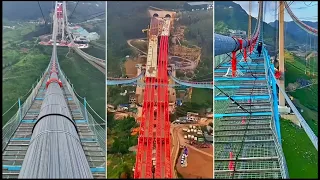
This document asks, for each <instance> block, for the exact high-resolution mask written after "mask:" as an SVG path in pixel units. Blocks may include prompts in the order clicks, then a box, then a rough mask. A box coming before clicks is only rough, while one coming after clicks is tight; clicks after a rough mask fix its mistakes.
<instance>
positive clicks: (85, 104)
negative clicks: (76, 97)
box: [83, 97, 89, 124]
mask: <svg viewBox="0 0 320 180" xmlns="http://www.w3.org/2000/svg"><path fill="white" fill-rule="evenodd" d="M83 105H84V114H85V118H86V120H87V121H88V124H89V119H88V112H87V100H86V97H84V98H83Z"/></svg>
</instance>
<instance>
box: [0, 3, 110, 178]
mask: <svg viewBox="0 0 320 180" xmlns="http://www.w3.org/2000/svg"><path fill="white" fill-rule="evenodd" d="M61 6H62V9H63V11H62V12H63V13H61V11H60V10H61ZM64 10H65V2H62V3H58V2H56V4H55V13H54V16H53V19H54V21H53V22H54V23H53V34H54V36H53V50H52V56H51V60H50V63H49V65H48V67H47V69H46V70H45V71H44V73H43V74H42V76H41V79H40V80H39V81H38V83H37V85H36V86H35V87H34V89H33V90H32V92H31V94H30V95H29V97H28V98H27V100H26V101H25V102H24V103H23V104H22V105H21V107H20V108H19V110H18V111H17V113H16V114H15V115H14V116H13V117H12V118H11V119H10V120H9V121H8V122H7V123H6V125H5V126H4V127H3V128H2V162H3V163H2V177H3V178H10V179H11V178H12V179H13V178H14V179H16V178H89V179H90V178H105V172H106V170H105V166H106V162H105V152H106V147H105V144H106V139H105V138H106V134H105V131H106V130H105V127H104V126H105V124H102V125H101V123H100V124H99V123H97V121H96V120H95V119H94V118H93V117H92V115H91V114H90V112H89V111H88V109H87V107H90V105H89V104H88V103H87V102H86V99H85V98H82V97H81V96H79V95H78V94H77V93H76V92H75V90H74V88H73V86H72V84H71V83H70V81H69V80H68V79H67V77H66V76H65V74H64V73H63V71H62V70H61V68H60V65H59V61H58V57H57V43H56V35H57V34H59V32H60V31H59V30H58V27H59V23H60V22H61V16H63V15H65V12H66V11H64ZM62 22H63V21H62ZM60 25H61V24H60ZM62 37H63V36H62ZM78 97H79V98H82V99H83V100H84V102H83V104H82V103H81V101H79V100H78ZM90 108H91V107H90ZM91 110H92V111H93V112H94V110H93V109H91ZM101 121H103V122H105V120H104V119H102V118H101Z"/></svg>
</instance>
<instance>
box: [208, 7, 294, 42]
mask: <svg viewBox="0 0 320 180" xmlns="http://www.w3.org/2000/svg"><path fill="white" fill-rule="evenodd" d="M214 6H215V7H214V9H215V11H214V13H215V16H214V18H215V19H214V20H215V32H218V33H220V32H221V33H224V32H225V30H226V29H225V28H226V27H227V28H228V29H233V30H236V29H238V30H243V31H248V19H249V18H248V14H247V13H246V11H245V10H243V9H242V7H241V6H240V5H239V4H236V3H234V2H232V1H216V2H215V5H214ZM257 8H258V7H257ZM221 22H224V24H225V25H224V24H222V23H221ZM251 23H252V25H251V32H254V28H255V25H256V23H257V19H256V18H255V17H252V18H251ZM263 33H264V34H263V37H264V42H265V43H266V44H269V45H273V43H274V42H275V41H274V40H275V33H276V31H275V28H273V27H272V26H270V25H269V24H267V23H265V22H264V23H263ZM285 43H286V44H297V42H296V41H295V40H294V37H293V36H292V35H290V34H288V35H286V41H285Z"/></svg>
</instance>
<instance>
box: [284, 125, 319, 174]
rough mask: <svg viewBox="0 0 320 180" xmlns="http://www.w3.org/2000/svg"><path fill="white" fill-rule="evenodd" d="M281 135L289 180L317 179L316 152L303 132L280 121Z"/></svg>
mask: <svg viewBox="0 0 320 180" xmlns="http://www.w3.org/2000/svg"><path fill="white" fill-rule="evenodd" d="M281 135H282V148H283V151H284V154H285V157H286V162H287V166H288V171H289V177H290V179H295V178H296V179H300V178H317V177H318V152H317V150H316V149H315V148H314V146H313V144H312V143H311V141H310V139H309V137H308V136H307V135H306V133H305V132H304V130H303V129H301V128H298V127H297V126H296V125H294V124H293V123H291V122H290V121H288V120H284V119H282V120H281Z"/></svg>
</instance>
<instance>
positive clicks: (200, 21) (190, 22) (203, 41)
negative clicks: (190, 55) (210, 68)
mask: <svg viewBox="0 0 320 180" xmlns="http://www.w3.org/2000/svg"><path fill="white" fill-rule="evenodd" d="M178 23H179V24H182V25H185V26H187V28H186V30H185V38H186V39H187V40H188V41H190V42H191V44H195V45H197V46H199V47H201V48H202V57H207V56H212V49H213V30H212V26H213V24H212V23H213V13H212V11H194V12H183V13H182V16H181V20H179V22H178ZM211 60H212V59H211Z"/></svg>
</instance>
